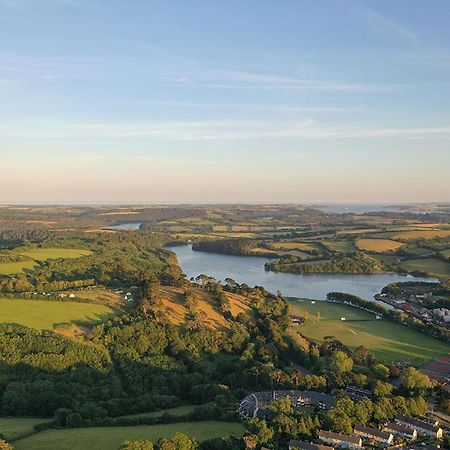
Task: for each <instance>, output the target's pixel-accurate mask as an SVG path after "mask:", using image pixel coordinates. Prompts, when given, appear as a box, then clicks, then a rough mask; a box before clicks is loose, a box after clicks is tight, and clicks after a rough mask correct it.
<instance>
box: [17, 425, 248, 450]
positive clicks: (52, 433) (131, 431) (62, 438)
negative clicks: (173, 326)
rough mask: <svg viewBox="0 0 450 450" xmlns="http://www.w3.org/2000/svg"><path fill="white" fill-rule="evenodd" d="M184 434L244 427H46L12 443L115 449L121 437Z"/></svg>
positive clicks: (33, 448)
mask: <svg viewBox="0 0 450 450" xmlns="http://www.w3.org/2000/svg"><path fill="white" fill-rule="evenodd" d="M176 432H181V433H186V434H188V435H190V436H193V437H195V438H196V439H198V440H199V441H204V440H206V439H212V438H214V437H225V436H229V435H235V436H242V434H243V433H244V426H243V425H242V424H241V423H235V422H218V421H205V422H181V423H173V424H164V425H151V426H147V425H143V426H135V427H107V428H103V427H98V428H78V429H70V430H46V431H42V432H40V433H36V434H34V435H32V436H29V437H25V438H23V439H20V440H18V441H16V442H14V448H15V449H16V450H86V449H93V450H94V449H95V450H118V449H119V448H120V446H121V444H122V442H123V441H125V440H129V439H130V440H131V439H148V440H151V441H156V440H158V439H159V438H161V437H171V436H173V435H174V434H175V433H176Z"/></svg>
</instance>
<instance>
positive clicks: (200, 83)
mask: <svg viewBox="0 0 450 450" xmlns="http://www.w3.org/2000/svg"><path fill="white" fill-rule="evenodd" d="M167 81H169V82H171V83H173V84H177V85H179V86H186V87H202V88H205V87H206V88H217V89H291V90H316V91H352V92H358V91H359V92H392V91H395V90H396V88H397V87H396V86H395V85H384V84H362V83H340V82H336V81H329V80H314V79H304V78H300V77H299V78H297V77H289V76H281V75H274V74H264V73H254V72H247V71H238V70H236V71H225V70H212V69H209V70H208V69H205V70H203V71H199V72H198V73H196V74H195V75H190V76H180V77H172V78H167Z"/></svg>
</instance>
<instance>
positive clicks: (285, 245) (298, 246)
mask: <svg viewBox="0 0 450 450" xmlns="http://www.w3.org/2000/svg"><path fill="white" fill-rule="evenodd" d="M271 245H272V247H273V248H274V249H275V250H300V251H311V250H317V245H316V244H312V243H309V242H273V243H272V244H271Z"/></svg>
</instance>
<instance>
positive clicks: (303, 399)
mask: <svg viewBox="0 0 450 450" xmlns="http://www.w3.org/2000/svg"><path fill="white" fill-rule="evenodd" d="M281 398H288V399H289V400H290V401H291V403H292V406H293V407H294V408H302V407H305V406H312V407H314V408H317V409H321V410H326V409H330V408H332V407H333V406H334V404H335V401H336V399H335V397H333V396H332V395H329V394H324V393H322V392H316V391H299V390H291V391H290V390H278V391H264V392H254V393H252V394H250V395H247V397H245V398H244V399H243V400H242V401H241V403H240V404H239V409H238V411H239V415H240V416H241V417H242V418H244V419H251V418H253V417H258V418H260V419H262V418H267V417H269V416H270V409H269V405H270V404H271V403H272V402H273V401H275V400H278V399H281Z"/></svg>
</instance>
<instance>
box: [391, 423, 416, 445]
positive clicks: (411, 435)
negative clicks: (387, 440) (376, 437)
mask: <svg viewBox="0 0 450 450" xmlns="http://www.w3.org/2000/svg"><path fill="white" fill-rule="evenodd" d="M383 431H386V432H388V433H392V434H393V435H394V436H399V437H402V438H406V439H409V440H410V441H412V440H414V439H416V438H417V430H416V429H415V428H411V427H407V426H406V425H402V424H400V423H397V422H388V423H387V424H386V425H385V426H384V428H383Z"/></svg>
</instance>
